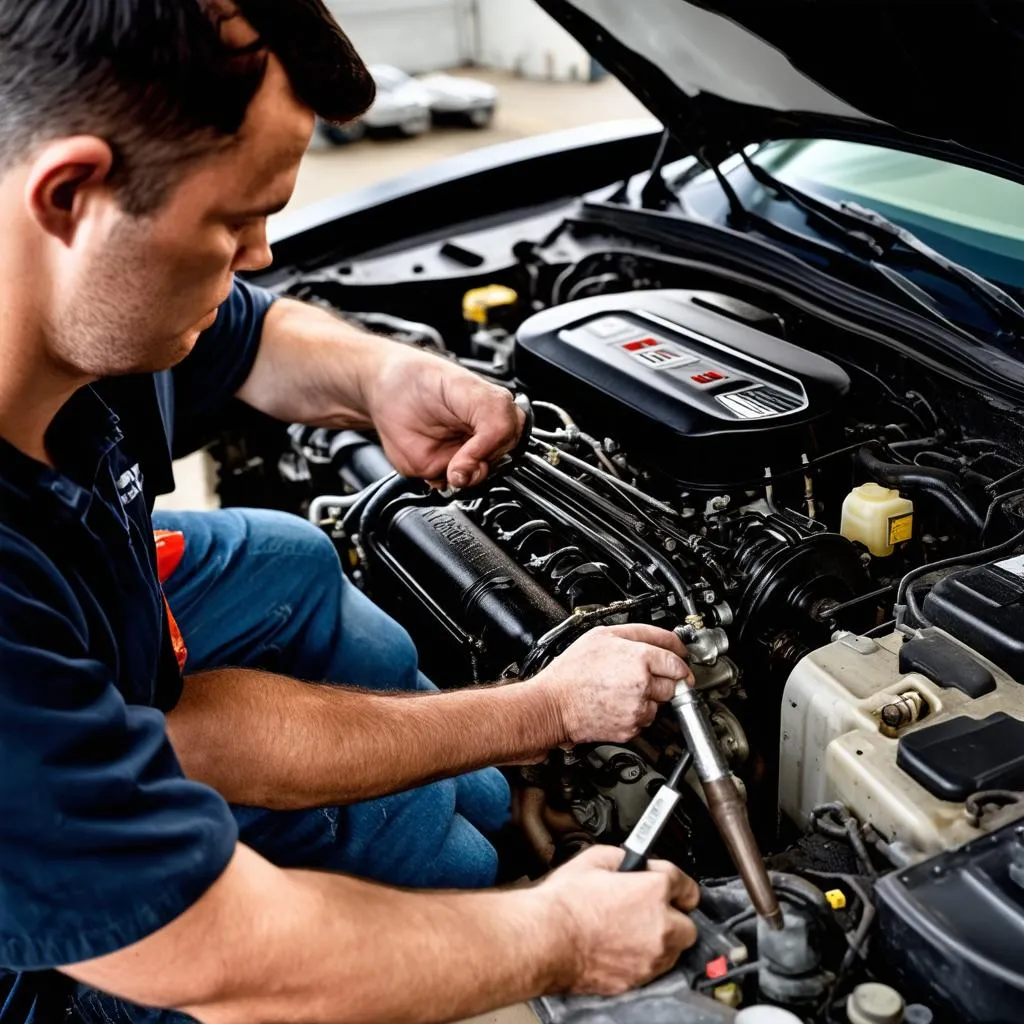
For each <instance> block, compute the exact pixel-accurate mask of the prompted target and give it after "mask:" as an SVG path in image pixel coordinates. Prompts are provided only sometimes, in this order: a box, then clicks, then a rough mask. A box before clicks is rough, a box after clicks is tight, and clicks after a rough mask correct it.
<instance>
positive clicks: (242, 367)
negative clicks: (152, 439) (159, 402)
mask: <svg viewBox="0 0 1024 1024" xmlns="http://www.w3.org/2000/svg"><path fill="white" fill-rule="evenodd" d="M275 300H276V297H275V296H274V295H273V294H272V293H271V292H268V291H267V290H266V289H264V288H259V287H257V286H256V285H254V284H249V283H248V282H247V281H242V280H240V279H239V278H235V284H234V287H233V288H232V291H231V295H230V296H229V297H228V300H227V302H225V303H224V305H223V306H221V307H220V310H219V312H218V313H217V320H216V321H215V323H214V325H213V326H212V327H210V328H209V329H208V330H206V331H204V332H203V333H202V334H201V335H200V336H199V341H198V342H196V346H195V348H194V349H193V350H192V352H191V353H190V354H189V355H188V357H187V358H185V359H184V360H182V362H181V363H179V364H178V366H176V367H175V368H174V371H173V374H172V378H173V383H174V406H173V410H174V411H173V424H174V445H173V447H174V455H175V457H180V456H181V455H184V454H187V453H188V452H191V451H194V450H195V449H196V448H197V447H199V446H200V445H202V444H204V443H206V442H207V441H208V440H209V437H210V435H211V432H212V429H215V427H216V426H217V424H218V421H219V420H220V418H221V417H222V416H223V414H224V412H225V411H226V410H227V408H228V407H229V406H230V404H231V402H232V400H233V399H234V396H235V394H236V393H237V392H238V389H239V388H241V386H242V385H243V384H244V383H245V382H246V380H247V379H248V377H249V374H250V373H251V372H252V368H253V364H254V363H255V362H256V356H257V354H258V353H259V348H260V340H261V338H262V336H263V321H264V320H265V319H266V315H267V311H268V310H269V309H270V307H271V306H272V305H273V304H274V302H275Z"/></svg>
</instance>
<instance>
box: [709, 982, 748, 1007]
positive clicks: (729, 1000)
mask: <svg viewBox="0 0 1024 1024" xmlns="http://www.w3.org/2000/svg"><path fill="white" fill-rule="evenodd" d="M714 996H715V998H716V999H717V1000H718V1001H719V1002H720V1003H725V1005H726V1006H732V1007H734V1008H735V1007H737V1006H739V1005H740V1003H742V1002H743V991H742V989H741V988H740V987H739V985H737V984H736V982H734V981H729V982H726V983H725V984H724V985H719V986H717V987H716V988H715V992H714Z"/></svg>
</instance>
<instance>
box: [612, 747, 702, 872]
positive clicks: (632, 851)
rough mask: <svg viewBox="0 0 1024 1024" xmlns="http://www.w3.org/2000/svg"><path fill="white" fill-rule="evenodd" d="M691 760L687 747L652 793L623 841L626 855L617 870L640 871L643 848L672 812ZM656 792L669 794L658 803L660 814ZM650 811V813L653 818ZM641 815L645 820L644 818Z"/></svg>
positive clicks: (644, 865) (643, 863)
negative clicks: (648, 803) (666, 800)
mask: <svg viewBox="0 0 1024 1024" xmlns="http://www.w3.org/2000/svg"><path fill="white" fill-rule="evenodd" d="M692 763H693V755H692V754H691V753H690V752H689V751H688V750H686V751H684V752H683V756H682V757H681V758H680V759H679V763H678V764H677V765H676V766H675V769H674V770H673V772H672V774H671V775H670V776H669V777H668V779H667V780H666V782H665V784H664V786H662V787H661V789H659V790H658V793H656V794H655V796H654V798H653V799H652V800H651V805H650V806H648V808H647V811H645V812H644V815H643V816H642V817H641V819H640V821H639V822H638V823H637V825H636V827H635V828H634V829H633V832H632V833H631V834H630V837H629V839H628V840H627V841H626V843H624V844H623V847H624V849H625V851H626V856H625V857H623V859H622V863H621V864H620V865H619V871H644V870H645V869H646V868H647V851H648V850H650V849H651V848H652V847H653V846H654V844H655V842H656V841H657V839H658V836H659V835H660V834H661V830H662V829H663V828H664V827H665V825H666V823H667V822H668V819H669V818H670V817H671V816H672V813H673V812H674V810H675V805H676V803H677V802H678V801H679V799H680V797H679V793H680V787H681V786H682V783H683V776H685V775H686V773H687V772H688V771H689V770H690V765H691V764H692ZM659 795H660V796H662V797H663V798H664V797H668V798H669V802H667V803H662V805H661V807H660V811H661V813H660V814H659V813H658V811H656V810H655V807H654V804H655V801H656V800H657V799H658V796H659ZM652 815H653V816H654V817H653V820H652ZM645 819H648V820H646V821H645ZM630 840H632V842H630ZM637 846H640V847H642V849H643V852H642V853H641V852H638V851H637V849H636V847H637Z"/></svg>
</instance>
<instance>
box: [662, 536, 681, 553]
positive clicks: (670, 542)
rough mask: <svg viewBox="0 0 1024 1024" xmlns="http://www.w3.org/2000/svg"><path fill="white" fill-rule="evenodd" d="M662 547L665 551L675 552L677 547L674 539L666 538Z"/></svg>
mask: <svg viewBox="0 0 1024 1024" xmlns="http://www.w3.org/2000/svg"><path fill="white" fill-rule="evenodd" d="M662 546H663V547H664V548H665V550H666V551H675V549H676V548H677V547H679V545H678V544H677V543H676V540H675V538H674V537H666V538H665V543H664V544H663V545H662Z"/></svg>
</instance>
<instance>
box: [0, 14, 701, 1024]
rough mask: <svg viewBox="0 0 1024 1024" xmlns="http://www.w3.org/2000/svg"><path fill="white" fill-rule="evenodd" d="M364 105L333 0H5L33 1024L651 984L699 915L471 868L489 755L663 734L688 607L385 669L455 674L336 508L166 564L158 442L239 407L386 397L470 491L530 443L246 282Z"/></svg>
mask: <svg viewBox="0 0 1024 1024" xmlns="http://www.w3.org/2000/svg"><path fill="white" fill-rule="evenodd" d="M371 98H372V86H371V85H370V80H369V77H368V75H367V72H366V70H365V68H364V67H363V65H362V63H361V62H360V61H359V59H358V58H357V57H356V55H355V54H354V52H353V51H352V49H351V47H350V45H349V44H348V42H347V40H346V39H345V37H344V36H343V35H342V34H341V32H340V30H339V29H338V28H337V26H336V25H334V23H333V22H332V21H331V19H330V17H329V15H327V13H326V11H325V9H324V7H323V5H322V3H321V2H320V0H238V6H237V8H236V7H234V6H231V5H230V4H228V3H226V2H220V0H218V2H214V0H63V2H61V3H53V0H0V218H2V220H3V224H4V241H3V245H2V247H0V281H2V289H0V496H2V504H0V567H2V576H0V1007H2V1008H0V1020H2V1021H3V1024H8V1022H9V1021H18V1022H21V1021H26V1020H36V1021H51V1020H52V1021H57V1020H63V1019H65V1014H66V1013H67V1014H70V1017H69V1018H68V1019H71V1020H87V1021H91V1020H96V1021H104V1022H105V1021H109V1020H132V1021H138V1020H157V1019H159V1020H180V1019H181V1016H180V1014H181V1013H186V1014H191V1015H192V1016H194V1017H197V1018H199V1019H200V1020H201V1021H209V1022H221V1021H225V1022H227V1021H245V1022H252V1021H303V1022H317V1021H344V1020H353V1021H357V1020H358V1021H382V1022H383V1021H386V1022H397V1021H442V1020H451V1019H456V1018H458V1017H460V1016H466V1015H469V1014H472V1013H477V1012H482V1011H485V1010H487V1009H490V1008H494V1007H497V1006H500V1005H504V1004H508V1003H512V1002H515V1001H517V1000H520V999H523V998H528V997H531V996H534V995H537V994H540V993H543V992H547V991H554V990H574V991H593V992H616V991H621V990H624V989H626V988H628V987H630V986H632V985H636V984H639V983H642V982H644V981H646V980H648V979H649V978H651V977H653V976H655V975H657V974H658V973H660V972H661V971H663V970H665V969H667V968H668V967H669V966H670V965H671V964H672V963H673V962H674V960H675V957H676V956H677V955H678V953H679V952H680V950H681V949H683V948H685V947H686V946H687V945H688V944H689V943H691V942H692V941H693V937H694V935H693V928H692V925H691V924H690V922H689V921H688V919H687V918H686V917H685V916H684V914H683V913H682V912H681V911H682V910H685V909H688V908H690V907H691V906H692V905H693V903H694V901H695V899H696V887H695V885H694V884H693V883H692V882H691V881H690V880H689V879H687V878H685V876H683V875H682V874H681V873H679V872H678V871H677V870H676V869H675V868H674V867H672V866H671V865H668V864H664V863H655V864H652V866H651V870H650V871H649V872H645V873H642V874H638V875H617V874H615V868H616V866H617V864H618V862H619V860H620V855H619V854H617V853H616V851H614V850H610V849H604V850H600V851H592V852H590V853H589V854H586V855H584V856H582V857H580V858H579V859H577V860H576V861H574V862H573V863H571V864H569V865H567V866H566V867H564V868H562V869H561V870H560V871H558V872H555V873H554V874H553V875H552V876H551V877H550V878H548V879H547V880H545V881H544V882H543V883H541V884H539V885H537V886H535V887H532V888H526V889H515V890H510V891H505V892H502V891H491V892H488V891H469V892H462V893H459V892H454V891H452V890H454V889H456V888H470V889H480V888H481V887H484V886H487V885H489V884H491V883H492V882H493V880H494V873H495V863H494V853H493V850H492V849H491V847H490V845H489V844H488V843H487V842H486V841H485V840H484V838H483V836H482V834H481V830H487V829H489V828H494V827H497V826H499V825H500V824H501V822H502V820H503V817H504V815H505V810H506V809H505V803H506V801H507V790H506V789H505V785H504V782H503V780H502V778H501V776H500V775H499V774H498V773H497V772H496V771H495V770H494V769H487V768H486V766H488V765H493V764H498V763H506V762H514V761H516V760H524V759H527V758H530V757H534V756H536V755H538V754H539V753H542V752H544V751H546V750H547V749H549V748H551V747H553V746H557V745H559V744H564V743H574V742H587V741H598V740H620V741H621V740H625V739H627V738H629V737H630V736H632V735H634V734H635V733H636V732H637V730H638V729H639V728H641V727H642V726H643V725H644V724H646V723H648V722H650V721H651V720H652V718H653V715H654V712H655V710H656V707H657V702H658V701H663V700H666V699H668V697H669V696H670V695H671V693H672V690H673V688H674V686H675V683H676V681H677V680H678V679H680V678H688V677H689V670H688V669H687V667H686V665H685V662H684V661H683V657H682V655H683V653H684V652H683V650H682V648H681V646H680V645H679V642H678V641H677V640H676V638H675V637H674V636H672V634H670V633H666V632H664V631H661V630H656V629H653V628H650V627H643V626H634V627H623V628H620V629H608V630H599V631H594V632H593V633H591V634H590V635H589V636H588V637H586V638H584V639H583V640H581V641H580V642H579V643H578V644H577V645H576V646H575V647H574V648H572V649H571V650H570V651H569V652H567V653H566V654H565V655H563V657H562V658H560V659H558V660H557V661H556V662H555V663H553V664H552V665H551V666H550V667H549V668H548V669H546V670H545V671H544V672H542V673H540V674H539V675H538V676H536V677H535V678H533V679H531V680H527V681H524V682H521V683H518V684H514V685H507V686H501V687H493V688H482V689H474V690H468V691H461V692H457V693H446V694H439V693H434V692H423V693H419V694H407V695H403V696H402V697H398V696H396V695H395V694H388V693H379V692H373V690H377V691H379V690H389V689H390V690H408V691H415V690H423V691H428V690H431V689H432V687H430V685H429V683H427V681H426V680H423V679H422V677H420V676H419V675H418V673H417V671H416V660H415V651H414V650H413V649H412V646H411V644H410V642H409V639H408V637H407V636H406V635H405V634H404V632H403V631H402V630H401V629H400V627H398V626H397V625H396V624H395V623H393V622H392V621H391V620H389V619H387V618H386V616H384V615H383V613H381V612H379V611H378V610H376V609H375V608H373V607H372V606H371V605H370V604H369V602H367V601H366V600H365V598H363V597H362V596H361V595H359V594H357V593H356V592H355V591H354V590H353V589H352V588H351V587H350V586H349V585H347V584H346V583H345V582H344V580H343V577H342V575H341V573H340V571H339V567H338V564H337V559H336V557H335V556H334V553H333V550H332V548H331V546H330V544H329V543H328V542H327V541H326V540H325V539H324V538H323V537H321V536H320V535H319V534H318V533H317V531H315V530H313V529H312V528H310V527H308V526H305V525H303V524H301V523H299V522H298V521H297V520H294V519H290V518H288V517H283V516H274V515H268V514H266V513H255V512H252V513H239V512H222V513H213V514H210V515H207V516H200V515H193V516H183V517H177V518H171V517H165V518H163V519H158V521H157V523H156V525H157V526H164V527H171V528H175V527H182V529H183V532H184V533H185V535H186V548H185V554H184V560H183V562H182V564H181V565H180V566H179V567H178V568H177V570H176V571H175V572H174V573H173V574H172V575H171V577H170V579H169V581H168V584H167V591H166V602H165V595H164V594H163V593H162V592H161V589H160V586H159V583H158V579H157V574H156V561H155V554H154V547H153V536H152V528H153V523H152V522H151V519H150V505H149V503H148V499H149V498H150V496H151V495H152V494H153V493H155V492H156V491H158V490H160V489H162V488H164V487H167V486H169V485H170V477H169V452H168V447H167V435H165V433H164V431H165V430H166V429H169V428H172V427H173V426H175V425H177V427H178V429H179V430H184V429H189V430H191V429H192V428H194V427H195V426H196V425H197V424H200V423H203V422H209V421H212V420H213V419H215V417H216V415H217V413H218V411H219V409H220V408H222V407H223V405H224V404H226V402H227V401H229V400H230V398H231V397H232V396H233V395H237V396H238V397H239V398H241V399H242V400H243V401H245V402H248V403H249V404H250V405H252V406H254V407H255V408H257V409H260V410H262V411H264V412H266V413H269V414H270V415H272V416H276V417H278V418H280V419H282V420H285V421H295V420H300V421H303V422H307V423H312V424H322V425H327V426H338V427H342V426H369V425H371V424H372V425H374V426H375V427H376V428H377V429H378V431H379V432H380V434H381V436H382V438H383V442H384V445H385V448H386V450H387V451H388V454H389V456H390V457H391V459H392V460H393V462H394V463H395V464H396V466H398V467H399V469H401V470H402V471H403V472H406V473H408V474H410V475H419V476H422V477H424V478H425V479H429V480H444V479H447V481H448V482H449V483H451V484H454V485H466V484H470V483H476V482H479V481H480V480H482V479H483V478H484V477H485V475H486V473H487V467H488V464H489V463H490V462H491V461H493V460H494V459H495V458H496V457H498V456H499V455H500V454H501V453H502V452H504V451H507V450H509V449H510V448H511V447H512V446H513V445H514V444H515V442H516V439H517V436H518V434H519V432H520V430H521V424H520V422H519V420H518V416H517V414H516V412H515V410H514V406H513V405H512V403H511V401H510V399H509V397H508V395H507V394H506V393H505V392H503V391H501V390H500V389H494V388H492V387H490V386H488V385H486V384H484V383H483V382H482V381H480V380H478V379H477V378H475V377H473V376H472V375H470V374H468V373H465V372H463V371H461V370H459V369H458V368H455V367H452V366H450V365H448V364H446V363H445V362H443V361H441V360H438V359H435V358H433V357H430V356H427V355H423V354H419V353H416V352H413V351H411V350H409V349H405V348H402V347H400V346H397V345H392V344H390V343H388V342H385V341H382V340H380V339H374V338H371V337H368V336H366V335H364V334H361V333H359V332H358V331H356V330H354V329H353V328H351V327H349V326H347V325H345V324H343V323H340V322H338V321H337V320H335V319H334V318H332V317H330V316H328V315H326V314H325V313H323V312H321V311H318V310H314V309H311V308H307V307H304V306H301V305H299V304H296V303H291V302H285V301H282V302H278V303H272V302H271V299H270V297H269V296H268V295H267V294H266V293H264V292H262V291H260V290H259V289H255V288H252V287H250V286H246V285H242V284H237V283H234V280H233V275H234V273H235V272H237V271H243V270H252V269H256V268H259V267H262V266H265V265H267V263H268V262H269V260H270V254H269V251H268V248H267V242H266V236H265V221H266V217H267V215H268V214H269V213H271V212H273V211H274V210H277V209H280V208H281V207H282V206H283V205H284V204H285V203H286V202H287V200H288V198H289V196H290V194H291V192H292V189H293V186H294V182H295V177H296V173H297V169H298V165H299V161H300V159H301V157H302V154H303V152H304V150H305V148H306V145H307V143H308V141H309V138H310V135H311V132H312V129H313V123H314V115H315V114H319V115H321V116H323V117H325V118H327V119H331V120H338V121H343V120H346V119H348V118H350V117H352V116H354V115H355V114H357V113H358V112H360V111H361V110H362V109H363V108H365V107H366V105H367V104H368V103H369V102H370V100H371ZM171 367H176V369H175V370H174V372H173V375H170V374H169V373H168V372H167V371H168V370H169V368H171ZM173 619H177V620H178V624H179V625H180V626H181V631H182V633H183V634H184V638H185V641H186V644H187V645H188V646H189V655H188V660H187V661H186V671H187V676H186V678H184V679H183V678H182V676H181V673H180V662H179V660H177V658H176V653H177V652H176V650H175V647H174V645H173V644H172V642H171V639H170V637H171V632H172V620H173ZM295 676H298V677H299V678H302V679H308V680H311V681H312V683H309V682H297V681H294V680H293V678H290V677H295ZM315 684H321V685H315ZM322 684H335V685H322ZM340 684H348V685H340ZM360 687H362V688H360ZM467 773H469V774H467ZM353 876H361V877H362V878H364V879H365V878H372V879H375V880H376V882H377V883H380V882H385V883H391V884H398V885H404V886H415V887H417V888H419V889H423V888H441V889H445V890H447V891H445V892H437V893H425V892H412V891H408V890H400V889H395V888H387V887H385V886H383V885H380V884H375V883H373V882H368V881H365V880H360V879H359V878H357V877H353ZM55 971H56V972H59V973H54V972H55ZM143 1007H153V1008H165V1009H166V1010H167V1011H168V1012H166V1013H164V1012H162V1011H161V1010H159V1009H152V1010H147V1009H143Z"/></svg>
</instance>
